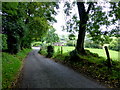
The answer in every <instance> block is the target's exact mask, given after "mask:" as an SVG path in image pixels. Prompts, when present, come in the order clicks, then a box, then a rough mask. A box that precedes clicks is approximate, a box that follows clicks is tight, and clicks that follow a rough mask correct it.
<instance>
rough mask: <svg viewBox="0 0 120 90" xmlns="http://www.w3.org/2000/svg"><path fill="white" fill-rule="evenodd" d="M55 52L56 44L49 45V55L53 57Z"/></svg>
mask: <svg viewBox="0 0 120 90" xmlns="http://www.w3.org/2000/svg"><path fill="white" fill-rule="evenodd" d="M53 54H54V46H51V45H50V46H48V47H47V57H52V56H53Z"/></svg>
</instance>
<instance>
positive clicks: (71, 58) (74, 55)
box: [69, 49, 79, 61]
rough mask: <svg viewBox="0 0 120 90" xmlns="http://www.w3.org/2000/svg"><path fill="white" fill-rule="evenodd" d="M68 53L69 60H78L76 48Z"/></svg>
mask: <svg viewBox="0 0 120 90" xmlns="http://www.w3.org/2000/svg"><path fill="white" fill-rule="evenodd" d="M69 54H70V61H78V60H79V54H78V52H77V50H76V49H75V50H73V51H71V52H70V53H69Z"/></svg>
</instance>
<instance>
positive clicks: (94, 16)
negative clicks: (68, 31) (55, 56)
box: [66, 2, 119, 53]
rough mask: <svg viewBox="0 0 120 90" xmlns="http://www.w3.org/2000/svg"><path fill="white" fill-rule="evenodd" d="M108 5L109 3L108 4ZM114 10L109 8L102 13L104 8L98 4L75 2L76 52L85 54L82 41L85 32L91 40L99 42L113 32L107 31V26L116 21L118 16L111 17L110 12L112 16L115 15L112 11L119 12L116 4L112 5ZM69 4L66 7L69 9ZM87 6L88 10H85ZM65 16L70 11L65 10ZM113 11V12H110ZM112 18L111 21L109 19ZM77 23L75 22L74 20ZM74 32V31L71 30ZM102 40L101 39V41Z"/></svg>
mask: <svg viewBox="0 0 120 90" xmlns="http://www.w3.org/2000/svg"><path fill="white" fill-rule="evenodd" d="M108 4H110V3H108ZM114 4H115V5H114V7H115V9H112V8H111V7H108V8H111V9H110V10H109V11H108V12H106V11H104V10H103V8H105V7H106V6H101V4H100V3H93V2H77V7H78V14H79V20H80V22H79V30H78V33H79V34H78V40H77V45H76V50H77V51H78V52H83V53H85V50H84V39H85V34H86V31H87V32H88V33H90V35H91V37H92V39H94V40H100V39H101V38H102V37H101V36H102V35H103V34H104V35H109V32H111V31H113V30H109V29H108V28H109V26H110V25H113V24H115V23H116V21H117V20H118V16H117V17H116V18H114V17H113V15H112V16H111V12H113V13H112V14H114V15H118V14H116V13H115V12H114V11H117V12H119V9H118V8H119V5H118V3H114ZM70 5H71V4H68V2H67V6H68V7H70ZM85 6H87V7H88V8H86V7H85ZM67 10H68V11H66V15H70V14H71V13H70V11H69V10H70V9H67ZM112 10H113V11H112ZM109 17H110V18H112V19H109ZM76 21H77V20H76ZM100 26H106V29H107V30H108V31H109V32H108V31H102V30H101V28H100ZM73 30H74V29H73ZM101 40H102V39H101Z"/></svg>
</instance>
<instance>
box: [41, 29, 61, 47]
mask: <svg viewBox="0 0 120 90" xmlns="http://www.w3.org/2000/svg"><path fill="white" fill-rule="evenodd" d="M55 31H56V30H55V29H54V28H53V27H51V28H50V29H49V31H48V33H47V35H46V36H47V37H43V39H42V40H43V41H46V43H50V44H51V45H52V44H53V43H54V42H58V41H59V36H58V35H57V34H56V33H55Z"/></svg>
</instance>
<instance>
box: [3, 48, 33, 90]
mask: <svg viewBox="0 0 120 90" xmlns="http://www.w3.org/2000/svg"><path fill="white" fill-rule="evenodd" d="M30 51H31V49H23V50H22V51H20V52H19V53H17V54H16V55H11V54H9V53H5V52H3V53H2V88H10V87H11V85H12V84H13V83H14V81H15V79H16V78H17V75H18V74H19V70H20V68H21V65H22V60H23V59H24V58H25V57H26V55H27V54H28V52H30Z"/></svg>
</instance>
